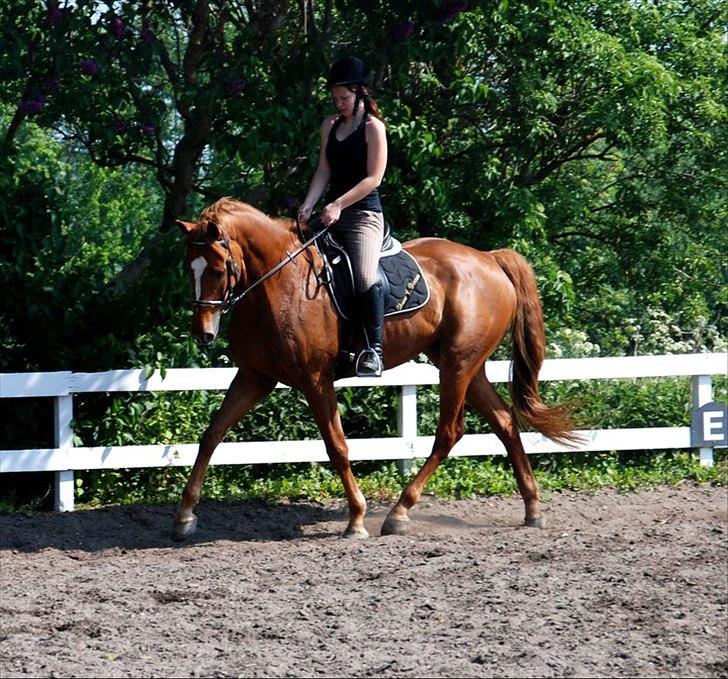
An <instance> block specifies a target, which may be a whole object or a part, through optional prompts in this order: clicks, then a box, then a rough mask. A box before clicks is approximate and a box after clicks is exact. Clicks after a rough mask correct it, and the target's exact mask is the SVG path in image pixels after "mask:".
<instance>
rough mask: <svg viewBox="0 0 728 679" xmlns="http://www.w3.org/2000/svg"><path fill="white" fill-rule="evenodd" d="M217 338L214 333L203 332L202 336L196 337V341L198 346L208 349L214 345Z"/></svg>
mask: <svg viewBox="0 0 728 679" xmlns="http://www.w3.org/2000/svg"><path fill="white" fill-rule="evenodd" d="M215 337H217V335H215V333H213V332H203V333H201V334H200V335H196V336H195V339H196V340H197V344H199V345H200V346H201V347H208V346H210V345H211V344H212V343H213V341H214V340H215Z"/></svg>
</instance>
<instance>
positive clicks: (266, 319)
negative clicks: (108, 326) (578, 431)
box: [172, 198, 574, 540]
mask: <svg viewBox="0 0 728 679" xmlns="http://www.w3.org/2000/svg"><path fill="white" fill-rule="evenodd" d="M178 226H179V227H180V229H181V230H182V232H183V234H184V237H185V243H186V250H187V253H186V260H185V268H186V271H187V273H188V274H189V278H190V281H191V282H192V286H193V289H194V291H195V310H194V314H193V318H192V332H193V334H194V335H195V337H196V338H197V340H198V341H199V342H200V343H201V344H208V343H209V342H211V341H212V340H213V339H214V338H215V336H216V335H217V333H218V329H219V321H220V314H221V312H222V311H223V310H224V309H225V308H227V307H228V306H232V318H231V322H230V331H229V335H230V339H229V341H230V355H231V358H232V360H233V361H234V362H235V364H236V365H237V366H238V372H237V374H236V375H235V377H234V379H233V381H232V383H231V384H230V388H229V390H228V392H227V394H226V395H225V399H224V401H223V403H222V406H221V407H220V410H219V411H218V412H217V413H216V415H215V417H214V418H213V420H212V422H211V424H210V425H209V427H208V428H207V430H206V431H205V433H204V434H203V436H202V439H201V441H200V447H199V452H198V454H197V459H196V461H195V464H194V467H193V468H192V472H191V474H190V477H189V480H188V481H187V484H186V486H185V489H184V492H183V495H182V504H181V506H180V508H179V510H178V512H177V515H176V518H175V525H174V530H173V533H172V536H173V537H174V538H175V539H177V540H182V539H184V538H185V537H187V536H188V535H190V534H191V533H192V532H193V531H194V530H195V528H196V524H197V518H196V517H195V515H194V513H193V510H194V508H195V506H196V505H197V503H198V502H199V499H200V490H201V486H202V481H203V478H204V475H205V472H206V470H207V466H208V463H209V461H210V457H211V456H212V453H213V451H214V450H215V447H216V446H217V444H218V443H220V441H221V440H222V438H223V436H224V435H225V433H226V432H227V431H228V429H230V427H232V426H233V425H234V424H235V423H236V422H238V421H239V420H240V418H242V417H243V415H245V413H247V412H248V411H249V410H250V409H251V408H252V407H253V406H254V405H255V404H256V403H258V402H259V401H260V400H261V399H262V398H264V397H265V396H267V395H268V394H270V393H271V391H272V390H273V388H274V387H275V385H276V383H277V382H282V383H284V384H287V385H289V386H290V387H293V388H296V389H300V390H301V391H302V392H303V393H304V395H305V396H306V399H307V401H308V403H309V405H310V407H311V412H312V413H313V416H314V418H315V420H316V423H317V425H318V427H319V430H320V431H321V436H322V437H323V441H324V443H325V445H326V452H327V454H328V456H329V458H330V460H331V463H332V465H333V467H334V469H335V470H336V471H337V472H338V474H339V476H340V477H341V480H342V482H343V485H344V490H345V492H346V499H347V501H348V504H349V524H348V526H347V528H346V531H345V532H344V536H346V537H352V538H361V537H367V536H368V533H367V531H366V529H365V528H364V513H365V511H366V501H365V499H364V496H363V494H362V492H361V491H360V490H359V486H358V485H357V482H356V479H355V478H354V475H353V473H352V469H351V465H350V463H349V455H348V448H347V443H346V439H345V438H344V432H343V429H342V426H341V420H340V418H339V410H338V404H337V401H336V396H335V393H334V374H335V367H336V363H337V359H338V357H339V352H340V335H341V332H340V330H341V323H342V322H341V320H340V318H339V317H338V316H337V314H336V312H335V310H334V307H333V304H332V300H331V298H330V296H329V292H328V289H327V288H326V286H325V285H321V284H320V280H319V279H318V278H317V276H316V272H317V271H320V269H321V266H322V261H321V258H320V256H319V254H318V252H317V251H316V248H315V247H308V248H302V247H301V246H302V241H301V240H300V238H299V232H298V229H297V228H296V225H295V223H294V222H293V221H292V220H285V219H273V218H270V217H268V216H266V215H265V214H263V213H262V212H260V211H258V210H256V209H255V208H253V207H251V206H250V205H247V204H245V203H240V202H237V201H234V200H231V199H228V198H224V199H222V200H219V201H217V202H216V203H215V204H213V205H211V206H210V207H209V208H207V209H206V210H205V211H204V212H203V213H202V215H201V216H200V219H199V221H198V222H196V223H190V222H182V221H180V222H178ZM404 248H405V249H406V250H407V251H408V252H409V253H411V254H412V255H413V256H414V257H415V258H416V259H417V261H418V262H419V263H420V265H421V267H422V270H423V272H424V274H425V276H426V278H427V281H428V283H429V285H430V289H431V296H430V299H429V301H428V302H427V304H426V305H425V306H424V307H423V308H422V309H420V310H419V311H416V312H412V313H409V314H402V315H397V316H394V317H392V318H387V319H386V321H385V326H384V367H385V369H387V368H392V367H394V366H396V365H399V364H400V363H403V362H405V361H408V360H410V359H412V358H413V357H415V356H417V355H418V354H420V353H424V354H426V355H427V356H428V357H429V358H430V360H432V362H433V363H434V364H435V365H436V366H437V367H438V368H439V371H440V419H439V423H438V426H437V432H436V435H435V443H434V446H433V448H432V453H431V454H430V456H429V457H428V458H427V460H426V461H425V463H424V465H423V466H422V467H421V468H420V470H419V471H418V473H417V475H416V476H415V477H414V479H412V481H411V482H410V483H409V484H408V485H407V486H406V488H405V489H404V490H403V492H402V494H401V496H400V498H399V499H398V500H397V502H396V504H395V505H394V506H393V508H392V509H391V511H390V512H389V514H388V515H387V517H386V519H385V521H384V523H383V525H382V528H381V532H382V534H383V535H386V534H392V533H396V534H402V533H405V532H406V531H407V526H408V522H409V518H408V511H409V510H410V508H411V507H412V506H413V505H414V504H416V503H417V502H418V501H419V499H420V495H421V494H422V491H423V488H424V487H425V484H426V483H427V481H428V479H429V478H430V476H432V474H433V473H434V472H435V470H436V469H437V467H438V465H439V464H440V463H441V462H442V461H443V460H444V459H445V458H446V457H447V455H448V453H449V452H450V450H451V449H452V447H453V446H454V445H455V443H456V442H457V441H458V440H459V439H460V437H461V436H462V435H463V430H464V426H463V412H464V406H465V402H466V401H467V402H468V404H469V405H470V406H472V407H473V408H475V410H476V411H477V412H478V413H480V414H481V415H483V416H484V417H485V418H486V419H487V421H488V422H489V423H490V425H491V427H492V428H493V431H494V432H495V434H496V435H497V436H498V438H499V439H500V440H501V441H502V442H503V445H504V446H505V448H506V450H507V454H508V459H509V460H510V463H511V466H512V468H513V473H514V475H515V477H516V481H517V483H518V488H519V490H520V492H521V496H522V497H523V501H524V503H525V505H526V517H525V523H526V525H528V526H537V527H540V526H542V525H543V519H542V516H541V510H540V506H539V489H538V485H537V484H536V480H535V479H534V477H533V472H532V470H531V465H530V463H529V461H528V457H527V456H526V453H525V451H524V449H523V445H522V444H521V439H520V435H519V429H518V422H521V423H523V424H526V425H528V426H530V427H531V428H533V429H536V430H537V431H540V432H542V433H543V434H544V435H545V436H547V437H549V438H551V439H553V440H555V441H562V442H570V441H573V440H574V436H573V434H572V433H571V432H570V430H571V428H572V427H571V421H570V417H569V414H568V411H567V409H565V408H563V407H556V408H549V407H547V406H545V405H544V403H543V401H542V400H541V396H540V393H539V387H538V373H539V370H540V368H541V364H542V362H543V358H544V326H543V314H542V309H541V303H540V300H539V296H538V291H537V289H536V282H535V278H534V275H533V271H532V270H531V267H530V266H529V265H528V263H527V262H526V260H525V259H524V258H523V257H521V256H520V255H519V254H517V253H515V252H513V251H511V250H495V251H493V252H480V251H478V250H474V249H473V248H470V247H467V246H465V245H460V244H458V243H453V242H450V241H447V240H444V239H440V238H418V239H416V240H412V241H409V242H407V243H405V244H404ZM296 250H299V251H305V253H306V254H305V256H303V255H302V256H298V257H294V256H293V253H294V252H295V251H296ZM284 261H285V262H286V263H285V265H282V266H279V265H281V263H282V262H284ZM274 268H275V269H277V270H276V272H275V273H274V274H273V275H271V276H268V277H267V278H265V275H266V274H267V273H270V272H271V270H273V269H274ZM263 278H265V280H262V281H261V279H263ZM258 282H260V284H258V285H256V283H258ZM250 286H254V287H253V289H251V290H249V292H248V293H246V292H245V291H246V290H247V288H249V287H250ZM241 297H242V298H241ZM508 330H510V331H511V333H512V338H513V355H512V366H513V368H512V381H511V385H510V386H511V393H512V401H513V409H512V410H511V408H509V407H508V406H507V405H506V404H505V403H504V402H503V400H502V399H501V398H500V396H499V395H498V393H497V392H496V391H495V389H494V388H493V386H492V385H491V383H490V382H489V381H488V378H487V377H486V371H485V362H486V360H487V359H488V357H489V356H490V355H491V353H492V352H493V350H494V349H495V348H496V347H497V346H498V344H499V343H500V342H501V340H502V339H503V337H504V336H505V334H506V333H507V332H508Z"/></svg>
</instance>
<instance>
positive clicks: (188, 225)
mask: <svg viewBox="0 0 728 679" xmlns="http://www.w3.org/2000/svg"><path fill="white" fill-rule="evenodd" d="M174 223H175V224H176V225H177V226H178V227H179V230H180V231H181V232H182V233H183V234H184V235H185V236H186V235H187V234H188V233H190V232H191V231H192V229H194V228H195V227H196V226H197V224H195V223H194V222H184V221H182V220H181V219H177V220H175V222H174Z"/></svg>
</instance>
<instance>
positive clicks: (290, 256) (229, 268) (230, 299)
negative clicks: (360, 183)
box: [190, 219, 330, 313]
mask: <svg viewBox="0 0 728 679" xmlns="http://www.w3.org/2000/svg"><path fill="white" fill-rule="evenodd" d="M296 226H297V227H298V232H299V233H301V228H300V224H299V222H298V219H296ZM329 228H330V226H325V227H324V228H323V229H321V230H320V231H317V232H316V233H315V234H314V235H313V236H311V238H309V239H308V240H307V241H306V242H305V243H303V244H302V245H300V246H299V247H297V248H296V249H295V250H294V251H293V252H287V253H286V257H285V259H283V260H281V261H280V262H278V264H276V265H275V266H274V267H273V268H272V269H271V270H270V271H269V272H268V273H266V274H264V275H263V276H261V277H260V278H259V279H258V280H257V281H255V283H253V284H252V285H249V286H248V287H247V288H245V290H243V291H242V292H240V293H238V294H237V295H236V294H235V286H236V285H237V284H238V283H239V282H240V269H239V268H238V265H237V263H236V262H235V258H234V257H233V253H232V250H231V249H230V240H229V239H228V237H227V235H226V234H225V233H223V234H222V236H221V237H220V238H218V239H217V240H215V241H190V245H196V246H211V245H212V244H213V243H219V244H220V245H221V246H222V247H223V249H224V250H226V251H227V259H226V260H225V271H226V273H227V280H226V283H225V292H224V293H223V296H222V299H219V300H216V299H196V300H194V302H193V303H194V304H195V306H211V307H220V308H221V310H222V313H225V312H226V311H228V310H229V309H231V308H232V307H233V306H235V304H237V303H238V302H239V301H240V300H241V299H243V297H245V295H247V294H248V293H249V292H251V291H252V290H254V289H255V288H257V287H258V286H259V285H261V284H263V283H264V282H265V281H267V280H268V279H269V278H270V277H271V276H273V275H274V274H276V273H278V272H279V271H280V270H281V269H282V268H283V267H284V266H285V265H286V264H288V263H289V262H292V261H293V260H294V259H295V258H296V257H298V255H300V254H301V253H302V252H303V251H304V250H306V248H308V246H309V245H311V243H313V242H314V241H315V240H316V239H317V238H320V237H321V236H323V235H324V234H325V233H326V232H327V231H328V230H329Z"/></svg>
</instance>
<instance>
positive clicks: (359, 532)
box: [343, 526, 369, 540]
mask: <svg viewBox="0 0 728 679" xmlns="http://www.w3.org/2000/svg"><path fill="white" fill-rule="evenodd" d="M343 537H345V538H346V539H347V540H364V539H366V538H368V537H369V533H367V529H366V528H364V527H363V526H362V527H361V528H351V527H349V528H347V529H346V530H345V531H344V535H343Z"/></svg>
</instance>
